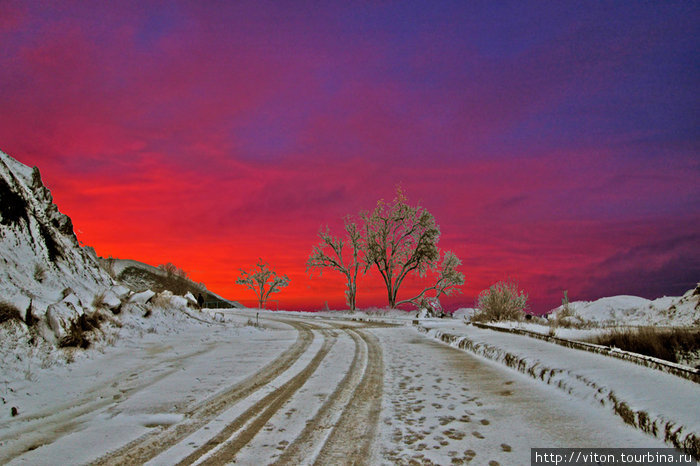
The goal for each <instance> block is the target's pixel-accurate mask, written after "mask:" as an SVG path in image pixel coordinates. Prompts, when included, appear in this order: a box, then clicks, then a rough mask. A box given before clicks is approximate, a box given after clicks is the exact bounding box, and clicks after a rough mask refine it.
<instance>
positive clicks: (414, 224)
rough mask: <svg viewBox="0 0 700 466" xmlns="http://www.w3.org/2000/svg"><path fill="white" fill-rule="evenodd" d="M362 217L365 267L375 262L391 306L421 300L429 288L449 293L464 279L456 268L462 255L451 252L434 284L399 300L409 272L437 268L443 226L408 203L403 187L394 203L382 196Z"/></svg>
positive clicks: (429, 270)
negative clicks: (459, 256)
mask: <svg viewBox="0 0 700 466" xmlns="http://www.w3.org/2000/svg"><path fill="white" fill-rule="evenodd" d="M360 218H362V220H363V221H364V241H365V270H368V269H369V268H371V267H372V266H373V265H374V266H376V267H377V270H378V271H379V273H380V274H381V276H382V278H383V280H384V284H385V285H386V289H387V296H388V298H389V306H390V307H392V308H394V307H396V306H397V305H398V304H401V303H405V302H416V301H417V300H421V299H422V298H423V297H424V296H425V294H426V293H427V292H428V291H430V290H435V291H436V292H437V294H438V297H439V295H441V294H443V293H444V294H449V293H450V292H451V291H452V290H453V289H455V288H456V287H457V286H460V285H462V284H463V283H464V275H462V274H461V273H459V272H458V271H457V270H456V267H457V266H458V265H459V264H460V261H459V259H458V258H457V256H456V255H454V254H453V253H451V252H448V253H447V254H445V258H444V259H443V261H442V267H441V269H440V272H439V274H438V278H437V281H436V283H435V284H434V285H432V286H429V287H427V288H425V289H424V290H423V291H422V292H421V293H420V294H419V295H418V296H416V297H414V298H411V299H408V300H404V301H399V302H397V300H396V296H397V294H398V291H399V288H400V287H401V284H402V283H403V281H404V279H405V278H406V277H407V276H408V275H409V274H412V273H417V274H418V275H419V276H421V277H423V276H425V275H426V274H427V273H428V272H433V271H435V270H437V269H438V266H439V264H438V262H439V261H440V251H439V249H438V247H437V243H438V241H439V239H440V228H439V227H438V225H437V224H436V223H435V218H434V217H433V216H432V214H431V213H430V212H428V211H427V210H426V209H425V208H423V207H421V206H420V205H419V206H416V207H413V206H410V205H409V204H408V199H407V197H406V195H405V194H404V192H403V191H402V190H401V188H400V187H399V188H397V190H396V197H395V198H394V200H393V201H392V202H391V203H387V202H385V201H384V200H380V201H379V202H377V206H376V207H375V209H374V210H373V211H371V212H362V213H361V214H360Z"/></svg>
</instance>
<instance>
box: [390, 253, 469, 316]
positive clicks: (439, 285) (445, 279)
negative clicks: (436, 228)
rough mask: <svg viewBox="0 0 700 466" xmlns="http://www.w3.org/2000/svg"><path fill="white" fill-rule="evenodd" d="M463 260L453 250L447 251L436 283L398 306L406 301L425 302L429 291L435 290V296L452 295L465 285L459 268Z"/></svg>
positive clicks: (404, 301) (403, 301) (398, 303)
mask: <svg viewBox="0 0 700 466" xmlns="http://www.w3.org/2000/svg"><path fill="white" fill-rule="evenodd" d="M461 264H462V261H460V260H459V258H458V257H457V256H456V255H455V253H453V252H452V251H447V252H446V253H445V256H444V257H443V259H442V264H441V265H440V271H439V273H438V276H437V278H436V279H435V284H434V285H432V286H429V287H427V288H424V289H423V291H421V292H420V293H418V294H417V295H416V296H414V297H413V298H410V299H404V300H402V301H399V302H397V303H396V306H398V305H400V304H404V303H414V304H416V305H418V304H419V303H421V302H423V300H424V298H425V294H426V293H427V292H428V291H431V290H433V291H435V298H436V299H440V296H441V295H443V294H444V295H446V296H450V295H451V294H452V293H453V292H454V291H459V288H457V287H459V286H462V285H464V274H463V273H461V272H460V271H458V270H457V267H459V266H460V265H461Z"/></svg>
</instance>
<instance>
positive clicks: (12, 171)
mask: <svg viewBox="0 0 700 466" xmlns="http://www.w3.org/2000/svg"><path fill="white" fill-rule="evenodd" d="M0 201H1V202H0V296H1V297H0V300H2V301H5V302H9V303H11V304H13V305H15V306H16V307H17V308H18V309H19V311H20V313H21V315H22V317H23V318H24V319H25V320H26V318H27V312H28V311H30V312H31V315H32V316H33V317H34V318H36V319H39V320H41V319H43V318H45V316H46V314H47V310H49V308H50V307H51V306H52V305H54V304H56V303H60V302H63V300H64V298H67V297H68V296H71V298H69V301H71V304H70V306H68V307H72V308H73V309H74V310H75V311H76V312H77V313H79V314H80V313H82V309H84V308H86V307H89V306H90V304H91V303H92V301H93V299H94V298H95V295H96V294H97V293H99V292H100V291H102V290H105V289H107V288H110V287H112V286H114V285H115V283H114V282H113V280H112V279H111V278H110V277H109V275H107V273H106V272H104V271H103V270H102V269H101V268H100V267H99V265H98V263H97V257H96V256H95V253H94V250H92V249H91V248H83V247H81V246H80V245H79V244H78V240H77V238H76V236H75V234H74V233H73V224H72V222H71V220H70V218H69V217H67V216H66V215H64V214H62V213H61V212H60V211H59V210H58V208H57V207H56V205H55V204H54V203H53V198H52V196H51V192H50V191H49V190H48V189H47V188H46V187H45V186H44V185H43V183H42V181H41V175H40V174H39V169H38V168H36V167H35V168H29V167H28V166H26V165H23V164H21V163H19V162H17V161H16V160H14V159H12V158H11V157H10V156H8V155H7V154H5V153H3V152H0Z"/></svg>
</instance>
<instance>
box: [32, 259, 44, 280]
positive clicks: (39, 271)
mask: <svg viewBox="0 0 700 466" xmlns="http://www.w3.org/2000/svg"><path fill="white" fill-rule="evenodd" d="M44 278H46V269H45V268H44V267H43V266H42V265H41V264H39V263H37V264H34V280H36V281H38V282H39V283H41V282H43V281H44Z"/></svg>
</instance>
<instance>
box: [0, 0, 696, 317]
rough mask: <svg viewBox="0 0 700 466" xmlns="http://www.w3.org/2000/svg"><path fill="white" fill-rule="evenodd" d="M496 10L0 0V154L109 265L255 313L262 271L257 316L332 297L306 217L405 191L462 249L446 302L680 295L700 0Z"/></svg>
mask: <svg viewBox="0 0 700 466" xmlns="http://www.w3.org/2000/svg"><path fill="white" fill-rule="evenodd" d="M494 3H495V2H478V1H477V2H381V3H378V4H375V3H372V2H370V3H364V2H330V3H327V4H326V3H317V2H245V1H244V2H190V1H175V2H149V1H146V2H105V4H100V5H97V4H95V3H94V2H78V1H75V2H74V1H66V2H59V3H58V4H54V3H53V2H39V1H27V2H21V1H13V0H10V1H7V2H0V43H2V44H3V45H2V47H1V48H0V150H2V151H3V152H5V153H7V154H9V155H10V156H12V157H14V158H16V159H17V160H19V161H20V162H22V163H25V164H27V165H30V166H38V167H39V169H40V170H41V173H42V177H43V180H44V183H45V184H46V185H47V186H48V187H49V188H50V189H51V192H52V194H53V196H54V200H55V202H56V203H57V204H58V207H59V209H60V210H61V211H62V212H64V213H66V214H67V215H69V216H70V217H71V218H72V220H73V224H74V227H75V231H76V234H77V236H78V239H79V240H80V241H81V242H82V243H84V244H86V245H89V246H92V247H94V248H95V250H96V251H97V253H98V254H99V255H101V256H103V257H107V256H113V257H118V258H125V259H134V260H139V261H142V262H146V263H148V264H151V265H156V266H157V265H159V264H163V263H166V262H172V263H174V264H175V265H177V266H178V267H181V268H182V269H184V270H185V271H187V272H188V273H189V274H190V276H191V278H192V279H193V280H194V281H197V282H204V283H205V284H206V285H207V287H208V288H209V289H210V290H212V291H214V292H216V293H218V294H220V295H222V296H225V297H227V298H230V299H234V300H238V301H241V302H242V303H244V304H246V305H251V306H252V305H254V302H255V296H254V295H253V293H252V292H251V291H250V290H247V289H246V288H244V287H242V286H240V285H236V284H235V281H236V279H237V278H238V276H239V269H240V268H244V269H249V268H251V267H252V266H253V265H254V264H255V262H256V261H257V259H258V258H262V259H263V260H264V261H266V262H268V263H269V264H270V265H271V266H272V268H273V269H274V270H276V271H277V272H279V273H281V274H287V275H288V276H289V278H290V280H291V283H290V286H289V287H287V288H285V289H283V290H282V292H280V293H278V294H275V295H273V296H272V297H271V298H272V299H273V300H278V301H276V302H274V303H271V306H270V307H272V308H273V309H274V308H276V307H278V308H280V309H282V308H285V309H320V308H322V307H324V306H325V305H326V303H327V304H328V306H329V307H331V308H344V307H345V305H344V295H343V292H344V280H343V278H342V276H341V275H340V274H338V273H336V272H332V271H325V272H324V273H323V275H322V276H321V277H319V276H318V274H314V276H313V277H310V276H309V274H308V273H307V270H306V261H307V259H308V257H309V254H310V253H311V249H312V247H313V246H314V245H315V244H317V243H318V242H319V239H318V237H317V233H318V231H319V228H321V227H325V226H326V225H328V226H329V227H330V228H331V231H332V232H333V234H335V235H341V234H342V233H343V230H342V226H343V218H344V217H345V216H346V215H348V214H352V215H356V214H357V213H358V212H360V211H362V210H371V209H372V208H374V206H375V205H376V203H377V201H378V200H379V199H385V200H391V199H392V198H393V197H394V193H395V187H396V186H397V185H400V186H402V188H403V189H404V191H405V192H406V193H407V195H408V198H409V202H410V203H411V204H420V205H422V206H424V207H425V208H427V209H428V211H430V212H431V213H432V214H433V215H434V216H435V219H436V221H437V223H438V225H439V226H440V230H441V232H442V236H441V240H440V242H439V247H440V249H442V250H443V251H447V250H451V251H454V252H455V253H456V254H457V256H458V257H459V258H460V259H461V260H462V266H461V268H460V270H461V271H462V273H464V275H465V277H466V285H465V286H464V287H463V288H462V291H463V293H462V294H457V295H455V296H452V297H449V298H445V299H443V300H442V301H443V304H444V305H445V307H446V308H448V309H455V308H457V307H471V306H473V305H474V300H475V298H476V296H477V295H478V293H479V292H480V291H481V290H482V289H484V288H487V287H488V286H489V285H491V284H493V283H494V282H496V281H498V280H502V279H506V278H512V279H515V280H517V281H518V282H519V284H520V285H521V287H522V288H523V289H525V291H526V292H527V293H528V294H529V295H530V304H531V307H532V309H533V310H534V311H535V312H538V313H540V312H544V311H547V310H549V309H552V308H553V307H556V306H558V305H559V304H560V303H561V298H562V296H563V291H564V290H568V296H569V298H570V299H571V300H572V301H574V300H591V299H597V298H600V297H604V296H611V295H618V294H629V295H637V296H643V297H646V298H655V297H659V296H663V295H679V294H682V293H683V292H685V291H686V290H688V289H690V288H692V287H694V286H695V284H696V283H697V282H698V281H700V183H699V182H698V179H699V175H700V156H699V154H700V151H699V149H700V144H699V141H700V139H699V137H698V136H699V130H698V109H699V108H700V105H699V104H700V93H698V89H699V86H698V76H699V74H698V68H699V67H698V58H697V57H698V56H700V54H699V53H698V52H699V51H698V37H700V30H699V29H700V8H699V7H698V3H697V2H691V1H687V2H684V1H678V2H646V3H640V2H595V3H593V2H576V3H575V2H552V3H545V2H505V3H499V4H498V5H496V4H494ZM421 283H422V282H421V280H420V279H418V278H416V279H412V280H410V281H407V283H406V284H405V285H404V287H402V289H401V292H400V293H399V299H403V298H407V297H410V296H411V295H412V294H415V293H413V292H414V291H415V290H417V289H420V284H421ZM386 302H387V300H386V290H385V288H384V286H383V284H382V281H381V279H380V277H379V275H378V274H377V273H376V272H375V271H374V270H372V271H371V272H369V273H368V274H367V275H366V276H365V277H363V278H362V279H361V280H360V281H359V286H358V306H359V307H361V308H364V307H369V306H384V305H386Z"/></svg>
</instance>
